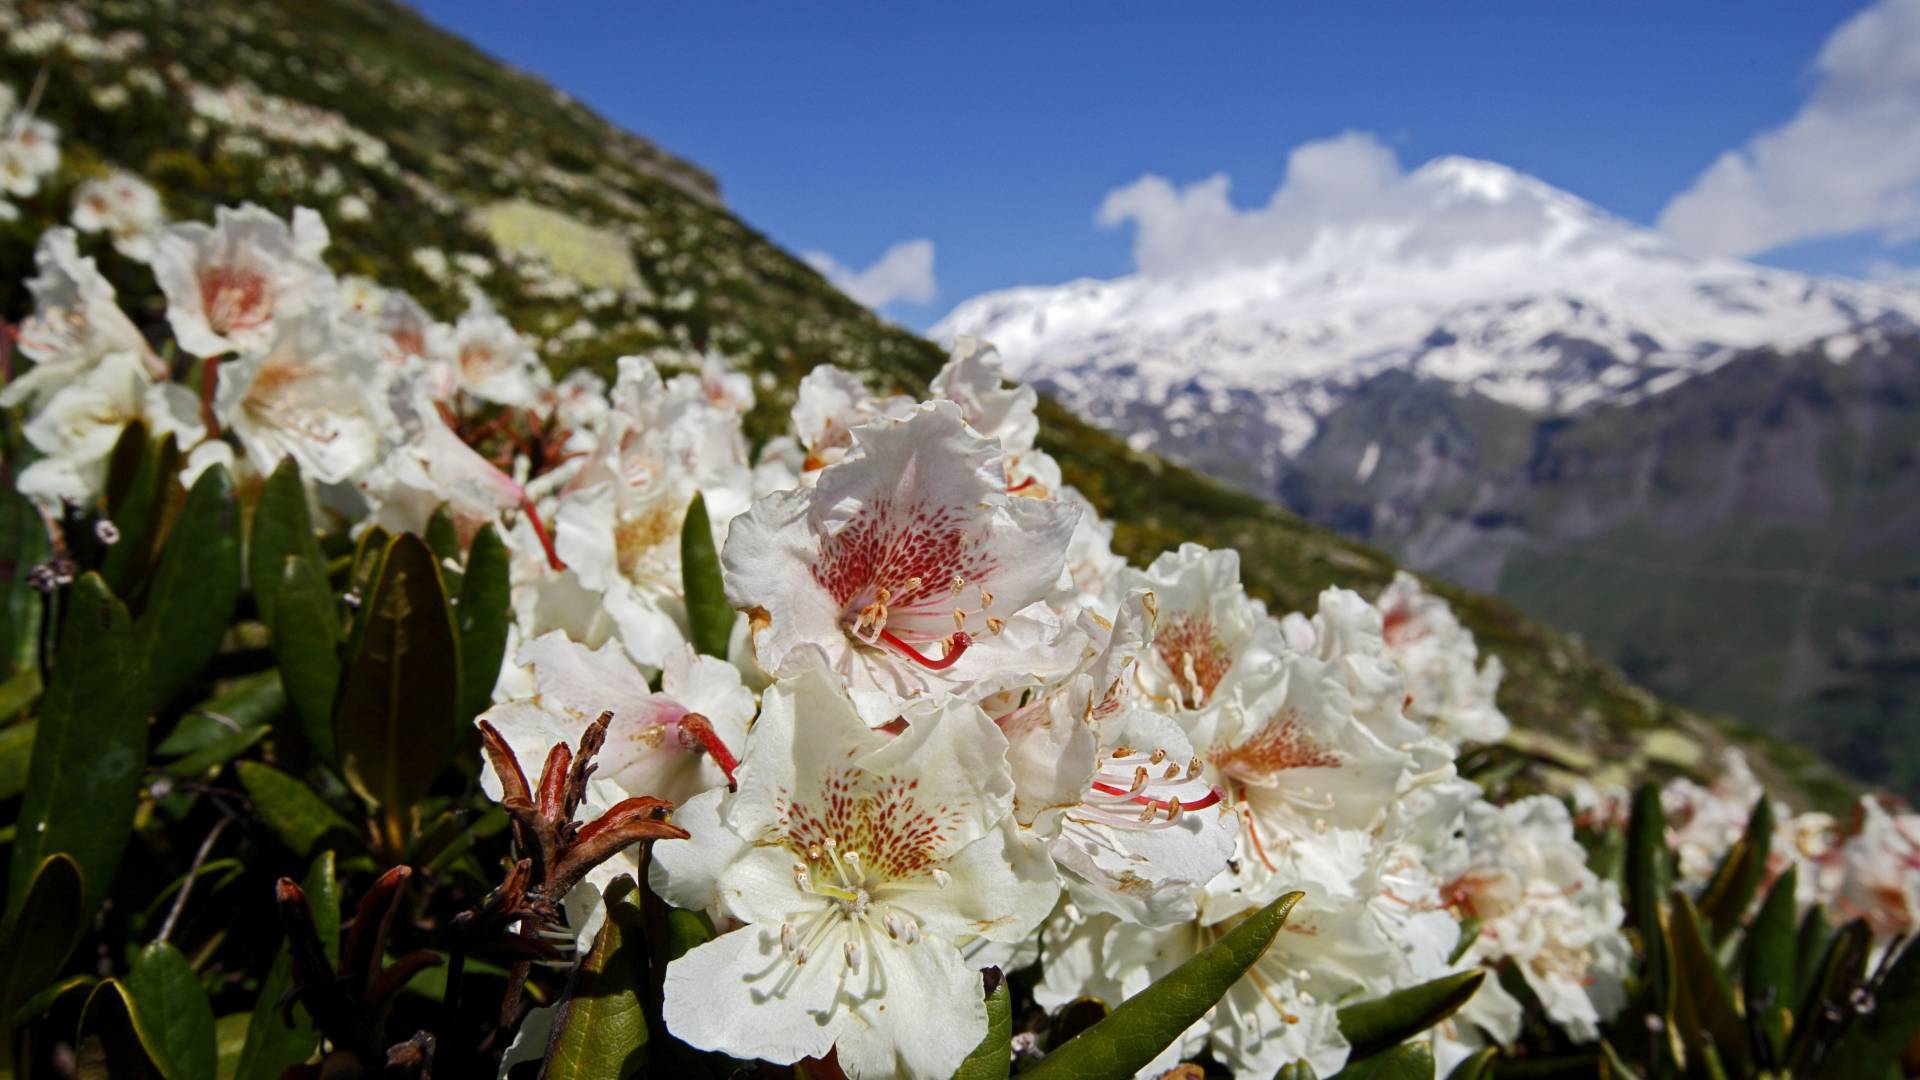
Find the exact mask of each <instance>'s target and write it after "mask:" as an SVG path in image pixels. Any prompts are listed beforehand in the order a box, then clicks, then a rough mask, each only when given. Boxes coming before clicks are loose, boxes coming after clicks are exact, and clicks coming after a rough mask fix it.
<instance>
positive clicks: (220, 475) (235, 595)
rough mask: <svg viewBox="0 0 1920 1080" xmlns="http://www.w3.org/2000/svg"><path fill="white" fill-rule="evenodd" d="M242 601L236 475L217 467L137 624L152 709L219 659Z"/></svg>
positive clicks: (203, 477)
mask: <svg viewBox="0 0 1920 1080" xmlns="http://www.w3.org/2000/svg"><path fill="white" fill-rule="evenodd" d="M239 600H240V506H239V503H238V502H236V501H235V499H234V495H233V480H232V478H231V477H229V476H228V475H227V470H226V469H225V468H223V467H221V466H219V465H215V466H214V467H213V468H211V469H208V470H207V471H205V472H203V473H201V474H200V478H199V479H198V480H196V481H194V484H193V490H192V491H190V492H188V493H187V501H186V504H185V505H184V506H182V507H181V508H180V514H179V516H178V517H177V518H175V519H174V523H173V528H172V529H171V530H169V532H168V534H167V543H166V546H165V548H163V549H162V550H161V552H160V565H159V567H158V568H157V569H156V570H155V571H154V574H153V580H152V581H151V582H150V583H149V585H148V587H147V590H146V602H145V604H144V605H143V606H142V608H141V611H140V618H139V620H138V621H137V622H136V623H135V624H134V636H135V638H136V640H137V641H138V645H139V649H140V655H141V662H142V664H143V665H144V666H145V668H146V672H147V694H146V698H145V707H146V708H147V710H148V711H152V710H154V709H157V708H159V707H160V706H162V705H164V704H166V703H167V702H168V701H171V700H172V699H173V696H174V695H175V694H178V693H179V692H180V691H181V689H183V688H184V687H185V686H186V685H187V684H188V683H189V682H191V681H192V680H193V679H194V678H195V677H196V676H198V675H199V674H200V670H201V669H202V668H204V667H206V666H207V661H209V660H211V659H213V654H214V653H215V652H217V651H218V650H219V648H220V639H221V638H222V637H224V636H226V632H227V623H228V622H229V620H231V619H232V617H233V609H234V605H236V604H237V603H239Z"/></svg>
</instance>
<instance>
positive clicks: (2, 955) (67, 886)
mask: <svg viewBox="0 0 1920 1080" xmlns="http://www.w3.org/2000/svg"><path fill="white" fill-rule="evenodd" d="M85 892H86V888H85V885H84V884H83V883H82V882H81V879H80V867H79V866H77V865H76V864H75V863H74V861H73V860H72V859H71V858H69V857H67V856H66V855H63V854H59V853H55V854H53V855H49V856H47V858H46V859H45V860H44V861H42V862H41V864H40V867H39V870H38V871H37V872H36V873H35V874H34V875H33V880H32V881H31V883H29V884H28V886H27V895H26V896H25V897H24V898H22V900H21V902H20V918H19V919H18V920H17V921H16V922H15V923H14V924H13V927H12V929H11V930H10V931H9V932H8V934H7V936H6V939H5V940H4V941H0V1017H8V1016H11V1015H13V1012H14V1010H16V1009H18V1008H19V1007H20V1006H21V1005H22V1004H24V1003H25V1002H26V1001H27V1000H28V999H29V998H31V997H33V996H34V995H35V994H38V993H39V992H40V991H41V990H43V989H45V988H46V986H47V984H49V983H51V982H52V981H53V980H54V978H55V977H56V976H58V975H59V974H60V969H61V968H63V967H65V966H66V963H67V957H68V956H70V955H72V954H73V947H74V946H75V945H77V944H79V942H80V935H81V934H83V933H85V932H86V929H87V911H86V908H85V907H84V906H83V904H82V897H83V896H84V895H85ZM0 1026H4V1021H0Z"/></svg>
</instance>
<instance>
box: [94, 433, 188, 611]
mask: <svg viewBox="0 0 1920 1080" xmlns="http://www.w3.org/2000/svg"><path fill="white" fill-rule="evenodd" d="M110 460H111V462H112V464H111V466H110V468H109V479H110V480H111V479H112V470H113V469H114V468H120V467H121V463H122V462H123V461H126V462H131V472H130V473H129V474H128V475H127V478H126V482H125V485H124V489H123V490H119V491H116V490H115V488H114V485H113V484H111V483H109V485H108V488H107V520H109V521H111V522H113V526H114V529H115V530H117V531H118V532H119V534H120V538H119V540H118V541H116V542H115V543H114V545H113V546H112V547H110V548H108V549H107V552H106V555H105V556H104V557H103V558H102V559H101V561H100V576H101V577H103V578H105V579H106V581H107V585H108V586H109V587H111V588H112V589H113V591H114V592H116V593H118V594H120V595H122V596H129V597H131V596H132V595H133V594H134V591H135V588H136V587H137V586H138V585H139V583H140V582H142V581H144V580H145V579H146V576H147V572H148V570H149V569H150V568H151V566H152V564H153V553H154V549H155V547H156V546H157V545H158V543H159V540H160V537H159V530H160V522H161V519H162V518H163V517H164V516H165V514H166V509H167V497H168V496H169V495H171V494H172V493H173V490H174V483H175V481H174V477H176V476H177V475H179V471H180V454H179V450H178V448H177V447H176V445H175V443H174V440H173V436H172V435H168V436H167V437H166V438H165V439H162V440H160V441H159V442H158V443H154V442H151V441H149V439H148V435H147V427H146V425H145V424H143V423H140V422H139V421H135V422H134V423H132V424H128V425H127V427H126V430H124V431H122V432H121V433H120V441H119V442H118V443H116V444H115V445H114V449H113V456H112V458H111V459H110Z"/></svg>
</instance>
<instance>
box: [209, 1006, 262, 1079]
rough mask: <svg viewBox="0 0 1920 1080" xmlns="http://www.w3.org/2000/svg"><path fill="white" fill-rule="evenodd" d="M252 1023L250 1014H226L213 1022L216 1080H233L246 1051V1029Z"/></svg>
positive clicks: (214, 1072)
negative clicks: (242, 1055)
mask: <svg viewBox="0 0 1920 1080" xmlns="http://www.w3.org/2000/svg"><path fill="white" fill-rule="evenodd" d="M252 1021H253V1014H252V1013H228V1014H227V1015H225V1016H223V1017H221V1018H219V1019H218V1020H215V1021H214V1022H213V1045H214V1051H215V1058H214V1063H213V1075H214V1076H215V1077H217V1078H218V1080H233V1076H234V1074H235V1073H237V1072H238V1071H239V1070H240V1055H241V1053H243V1052H244V1051H245V1050H246V1047H247V1028H248V1027H250V1026H251V1024H252Z"/></svg>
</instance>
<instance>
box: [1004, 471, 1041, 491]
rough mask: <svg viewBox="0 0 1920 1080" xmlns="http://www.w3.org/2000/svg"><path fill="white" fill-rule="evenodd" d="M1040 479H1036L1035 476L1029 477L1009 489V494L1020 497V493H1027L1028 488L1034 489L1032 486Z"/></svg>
mask: <svg viewBox="0 0 1920 1080" xmlns="http://www.w3.org/2000/svg"><path fill="white" fill-rule="evenodd" d="M1038 479H1039V477H1035V476H1029V477H1027V478H1026V479H1025V480H1022V481H1020V482H1019V483H1017V484H1015V485H1013V486H1012V487H1010V488H1008V489H1007V494H1009V495H1018V494H1019V493H1021V492H1023V491H1025V490H1027V489H1028V488H1030V487H1032V486H1033V485H1034V482H1035V481H1036V480H1038Z"/></svg>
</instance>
